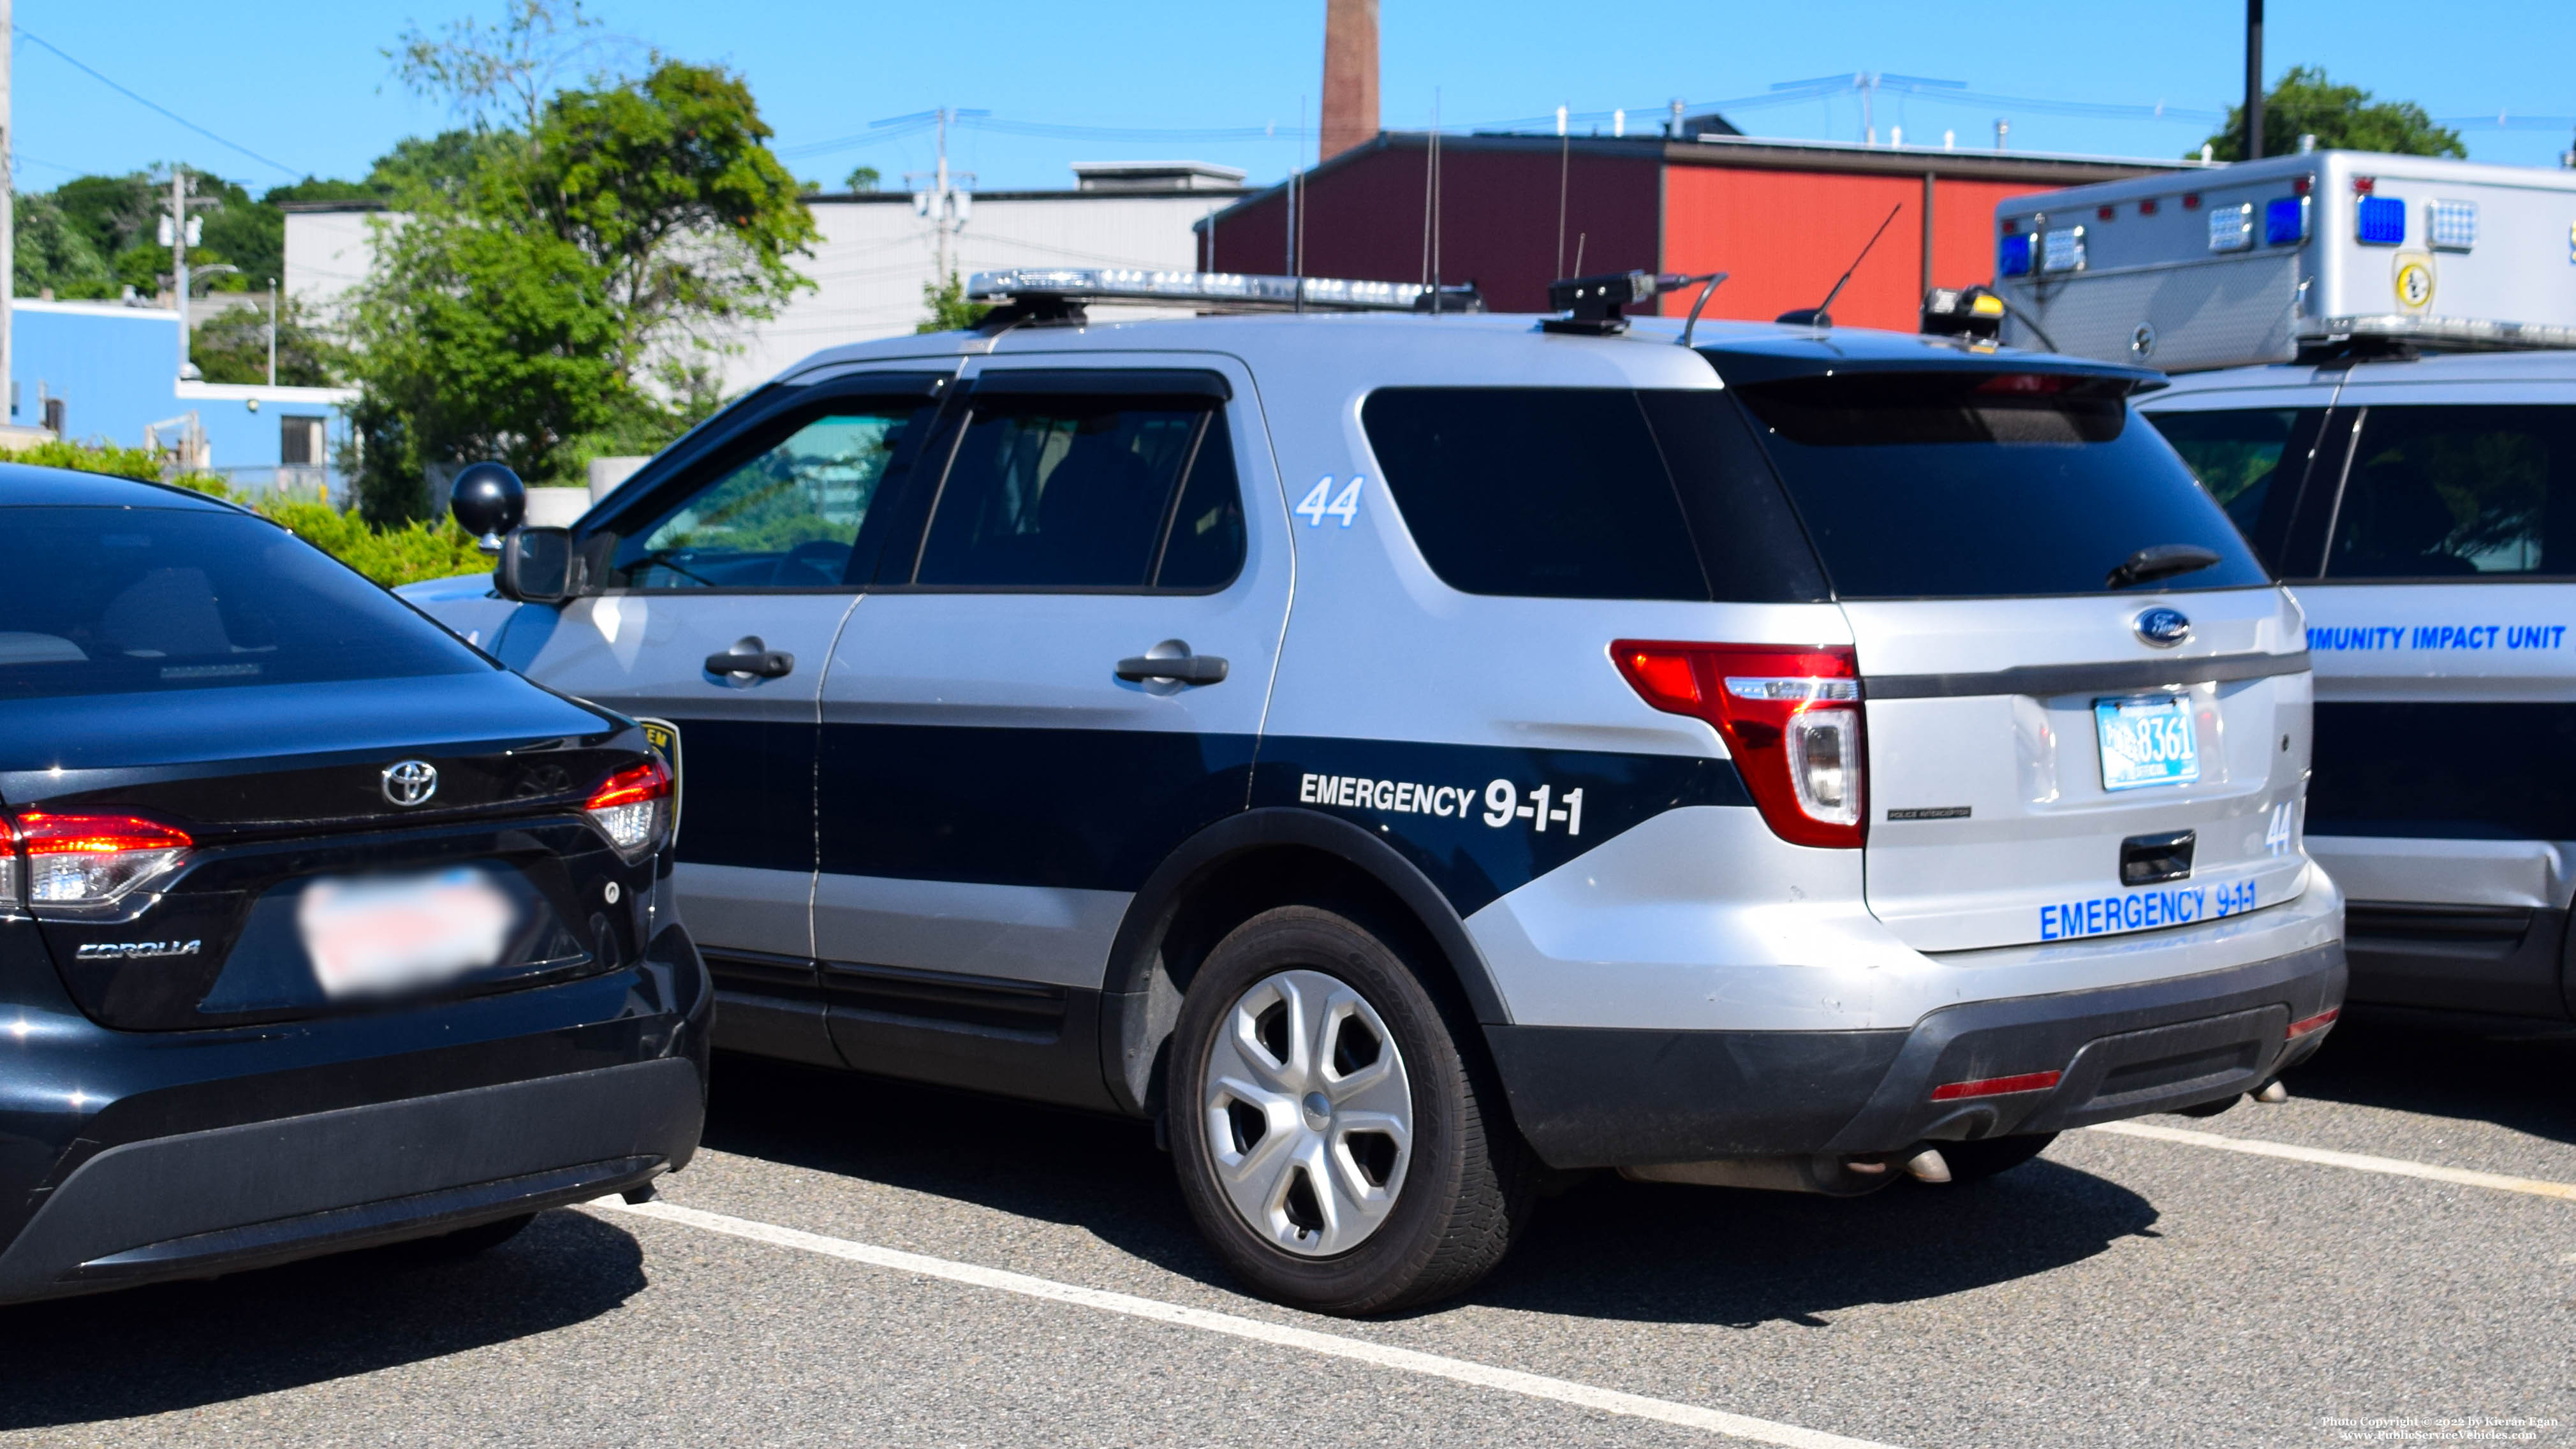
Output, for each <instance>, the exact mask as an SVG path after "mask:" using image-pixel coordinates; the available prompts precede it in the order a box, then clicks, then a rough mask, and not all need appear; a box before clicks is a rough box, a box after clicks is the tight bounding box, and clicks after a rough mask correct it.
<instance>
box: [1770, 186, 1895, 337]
mask: <svg viewBox="0 0 2576 1449" xmlns="http://www.w3.org/2000/svg"><path fill="white" fill-rule="evenodd" d="M1904 209H1905V203H1904V202H1902V201H1900V202H1898V203H1896V205H1894V206H1892V207H1889V208H1888V211H1887V221H1882V222H1880V223H1879V224H1878V230H1876V231H1874V232H1871V233H1870V234H1869V240H1868V241H1867V242H1866V243H1864V244H1863V245H1862V246H1861V249H1860V255H1859V256H1856V257H1854V258H1852V264H1851V266H1850V267H1848V268H1846V269H1845V270H1844V272H1843V276H1842V281H1840V282H1836V283H1834V289H1833V290H1832V291H1830V292H1827V293H1826V294H1825V300H1823V301H1821V302H1818V303H1817V304H1816V305H1814V306H1813V307H1801V308H1799V309H1798V310H1797V311H1795V312H1783V313H1781V314H1780V316H1779V317H1778V319H1777V320H1778V321H1781V322H1784V323H1786V324H1788V325H1789V326H1792V327H1831V326H1833V325H1834V315H1833V314H1832V313H1831V312H1828V311H1826V310H1825V309H1826V308H1828V307H1831V306H1832V305H1834V299H1835V298H1836V297H1839V296H1841V295H1842V294H1843V285H1844V283H1847V282H1849V281H1850V280H1851V279H1852V273H1853V272H1857V271H1859V270H1860V264H1861V263H1863V262H1865V261H1868V260H1869V252H1870V248H1871V247H1874V246H1877V245H1878V239H1879V238H1880V237H1883V236H1885V235H1887V222H1889V221H1894V220H1896V214H1897V213H1898V212H1900V211H1903V210H1904Z"/></svg>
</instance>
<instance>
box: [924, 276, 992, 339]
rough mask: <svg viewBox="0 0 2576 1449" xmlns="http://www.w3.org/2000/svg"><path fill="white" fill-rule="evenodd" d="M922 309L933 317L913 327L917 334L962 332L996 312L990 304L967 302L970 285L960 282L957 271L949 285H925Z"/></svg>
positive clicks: (950, 278) (932, 283)
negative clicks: (967, 289) (924, 308)
mask: <svg viewBox="0 0 2576 1449" xmlns="http://www.w3.org/2000/svg"><path fill="white" fill-rule="evenodd" d="M921 305H922V306H924V307H926V308H928V309H929V311H930V315H929V316H927V317H925V318H923V319H922V320H921V321H919V322H917V323H915V324H913V328H912V330H913V331H915V332H962V331H964V330H966V329H967V328H969V327H972V326H974V325H975V324H976V323H978V322H981V321H983V320H984V314H985V313H987V312H990V311H992V310H993V305H992V304H991V303H990V302H969V301H967V300H966V284H965V283H964V282H962V281H960V280H958V277H957V273H956V270H955V269H954V268H951V269H950V271H949V273H948V280H947V281H945V282H924V283H922V284H921Z"/></svg>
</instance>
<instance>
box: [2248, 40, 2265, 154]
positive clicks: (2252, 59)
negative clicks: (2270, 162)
mask: <svg viewBox="0 0 2576 1449" xmlns="http://www.w3.org/2000/svg"><path fill="white" fill-rule="evenodd" d="M2245 159H2246V160H2248V161H2260V160H2262V159H2263V0H2245Z"/></svg>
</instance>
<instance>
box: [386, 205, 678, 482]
mask: <svg viewBox="0 0 2576 1449" xmlns="http://www.w3.org/2000/svg"><path fill="white" fill-rule="evenodd" d="M377 238H378V240H377V261H376V269H375V272H374V273H373V275H371V276H370V277H369V279H368V280H367V282H366V283H365V284H364V285H363V286H362V287H360V288H359V289H358V291H357V293H356V294H355V307H354V309H353V313H352V316H351V331H352V333H353V334H354V335H355V337H356V338H357V340H358V343H359V350H358V361H357V364H356V366H355V368H354V371H355V373H356V375H357V380H358V384H359V387H360V390H361V391H360V395H359V399H358V401H357V403H356V404H355V405H354V406H352V407H351V408H350V410H349V421H350V425H351V427H352V428H353V429H354V430H355V431H356V433H357V434H358V436H359V437H360V439H362V443H361V447H360V454H361V458H362V462H361V466H360V470H359V477H358V482H357V488H358V496H359V504H360V508H361V511H362V512H364V513H365V514H366V516H367V517H368V519H369V520H370V521H371V522H376V523H391V522H398V521H401V520H403V519H407V518H418V517H422V516H425V515H426V514H427V513H428V512H429V511H430V505H431V500H430V499H429V498H428V496H427V493H426V491H425V487H424V484H425V480H426V479H427V477H428V474H429V471H430V468H431V465H433V464H440V463H453V462H466V461H472V460H474V459H478V458H498V459H500V460H502V461H504V462H506V463H508V464H509V465H510V466H511V468H512V469H514V470H515V471H517V472H518V473H519V474H520V476H522V477H524V478H527V479H529V480H530V481H532V482H540V483H542V482H548V481H552V480H554V479H555V478H556V477H557V475H558V474H560V473H563V472H565V471H566V466H565V463H566V460H565V459H564V458H563V457H562V456H561V453H560V450H561V449H562V446H563V444H564V443H565V442H566V441H567V440H569V439H571V438H572V437H574V436H576V435H578V434H582V433H586V432H590V431H593V430H596V429H598V428H600V427H602V426H604V425H605V424H607V423H608V422H610V421H611V420H612V419H613V418H614V417H615V415H616V413H617V411H618V409H619V406H620V404H621V403H622V402H623V401H624V400H625V399H626V397H627V396H628V395H629V394H630V393H631V392H632V384H631V382H630V381H629V379H628V377H627V375H626V371H625V367H626V360H627V359H626V348H625V344H626V341H627V337H626V333H625V329H624V328H623V326H622V325H621V319H620V318H619V317H618V315H617V312H616V309H615V308H614V307H612V306H610V305H609V301H608V281H609V279H608V275H607V273H606V271H605V269H603V268H601V267H600V266H599V265H597V264H596V263H594V262H593V261H592V260H591V259H590V258H589V257H587V256H585V255H584V254H583V253H582V251H581V249H580V248H579V247H576V246H574V245H573V244H571V243H570V242H567V241H564V240H563V239H562V238H560V237H557V236H554V235H553V234H551V233H549V232H546V231H544V230H542V229H539V228H536V227H527V226H512V225H509V224H507V223H506V222H504V221H499V220H494V219H492V218H487V217H482V216H476V215H471V214H468V213H465V212H461V211H454V210H440V211H425V212H422V213H419V214H417V215H415V216H414V217H412V219H411V220H410V221H409V222H408V223H407V224H405V225H403V226H400V227H393V226H384V227H380V229H379V231H378V233H377Z"/></svg>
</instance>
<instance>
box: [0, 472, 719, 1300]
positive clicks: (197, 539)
mask: <svg viewBox="0 0 2576 1449" xmlns="http://www.w3.org/2000/svg"><path fill="white" fill-rule="evenodd" d="M0 549H5V557H6V560H7V565H6V569H5V571H4V572H0V846H5V849H0V1303H5V1302H13V1301H18V1300H23V1299H30V1298H45V1297H53V1296H57V1295H62V1294H70V1293H82V1292H91V1291H96V1290H99V1289H106V1288H114V1287H120V1286H123V1285H126V1284H131V1283H138V1282H143V1281H147V1280H151V1279H159V1278H172V1277H192V1276H201V1275H206V1274H212V1273H222V1272H232V1271H237V1270H240V1269H244V1268H251V1267H258V1266H262V1265H265V1264H269V1263H275V1262H281V1261H284V1260H287V1259H290V1258H298V1257H306V1256H310V1255H313V1254H317V1253H325V1252H333V1251H338V1250H340V1249H344V1248H350V1247H357V1246H361V1245H366V1244H372V1243H379V1242H388V1241H393V1240H397V1239H434V1240H435V1245H436V1246H437V1247H439V1248H441V1249H454V1250H456V1251H471V1250H473V1249H476V1248H480V1247H487V1246H490V1245H491V1244H494V1243H497V1242H499V1241H501V1240H502V1239H504V1238H506V1237H508V1236H509V1235H510V1234H511V1233H512V1232H514V1231H516V1230H517V1229H518V1228H519V1227H520V1226H521V1225H523V1224H524V1223H525V1222H526V1221H527V1220H528V1218H529V1217H530V1216H532V1215H533V1214H534V1213H536V1212H537V1211H539V1210H540V1209H544V1208H548V1207H553V1206H557V1205H560V1204H564V1203H569V1202H575V1201H580V1200H584V1199H588V1198H593V1197H597V1196H601V1195H603V1194H607V1193H614V1192H626V1193H629V1194H631V1195H637V1196H640V1195H642V1194H643V1193H645V1192H646V1191H647V1190H648V1188H649V1184H650V1183H651V1182H652V1180H653V1179H654V1178H655V1177H656V1176H658V1175H660V1174H662V1173H665V1172H669V1171H671V1170H673V1169H676V1168H678V1167H680V1166H682V1165H683V1164H685V1163H686V1162H687V1161H688V1160H689V1157H690V1154H691V1153H692V1152H693V1151H695V1149H696V1147H697V1142H698V1134H699V1129H700V1126H701V1124H702V1121H703V1118H704V1104H705V1082H706V1052H707V1037H708V1031H707V1028H708V1022H709V1013H710V1010H711V1005H710V1003H711V999H712V998H711V994H710V992H709V990H708V986H707V980H706V974H705V969H704V967H703V966H702V965H701V963H700V962H699V960H698V955H697V951H696V948H695V947H694V946H693V945H692V944H691V943H690V941H689V938H688V936H687V934H686V933H685V931H684V930H683V929H682V928H681V926H680V923H679V921H678V919H677V917H676V915H675V914H674V912H673V910H672V907H671V894H670V889H669V874H670V853H669V850H668V842H669V837H670V830H671V826H672V816H673V799H672V784H671V775H670V772H669V770H668V768H667V767H666V765H665V763H664V761H663V760H662V758H661V757H660V755H659V754H657V753H656V752H655V750H654V749H653V748H652V746H651V745H650V743H649V742H648V741H647V739H646V737H645V734H644V732H643V731H642V729H640V728H639V727H638V726H637V725H636V724H635V723H634V722H632V721H630V720H627V719H624V718H621V717H619V716H616V715H612V714H609V713H607V712H605V711H602V710H597V709H593V708H591V707H590V706H588V705H585V704H581V703H579V702H576V701H573V700H569V699H566V698H564V697H562V696H560V695H556V694H552V693H549V692H548V691H546V690H544V689H541V688H539V687H537V686H536V685H533V684H530V683H529V682H527V681H526V680H524V679H521V678H520V677H518V676H517V675H514V674H512V673H510V672H509V671H507V670H505V669H503V668H501V667H500V666H498V665H497V664H495V663H493V662H492V661H491V660H490V659H488V658H485V657H484V656H483V655H481V654H479V653H476V652H475V651H474V650H473V649H471V648H469V647H467V646H466V645H465V644H463V643H462V642H460V641H458V640H457V639H456V638H455V637H454V636H452V635H450V634H448V633H447V632H446V631H445V630H442V629H440V628H439V627H438V626H437V625H435V624H433V623H431V622H429V621H428V620H427V619H425V618H423V617H422V616H420V615H419V614H417V613H415V612H413V610H412V609H411V608H410V607H409V606H408V605H406V604H404V603H402V602H401V601H399V600H397V599H395V598H393V597H392V596H391V595H389V594H387V593H385V592H384V591H383V590H381V589H379V588H377V587H376V586H374V585H373V584H370V583H368V582H367V581H366V580H364V579H362V578H360V577H359V576H358V575H356V574H354V573H352V572H350V571H349V570H348V569H346V568H344V567H343V566H341V565H340V564H339V563H337V562H335V561H333V560H332V559H330V558H329V557H327V556H325V555H323V554H322V553H320V552H319V551H317V550H315V549H313V548H311V547H309V546H308V545H306V544H304V543H302V542H301V541H299V540H297V539H296V538H295V537H293V536H292V535H291V534H289V533H287V532H286V531H285V530H283V529H281V528H279V527H277V526H276V525H274V524H272V523H269V522H268V521H266V520H264V519H261V518H259V517H257V516H255V515H252V514H249V513H246V512H244V511H242V510H240V509H236V508H233V507H230V506H228V505H225V504H222V503H218V502H215V501H213V500H211V499H207V498H204V497H201V496H199V495H196V494H193V493H187V492H183V491H180V490H177V489H171V488H163V487H158V486H155V485H151V484H145V483H133V482H126V481H123V480H118V479H108V478H97V477H91V476H87V475H83V474H75V473H65V472H57V471H54V470H50V469H37V468H25V467H15V466H0Z"/></svg>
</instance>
